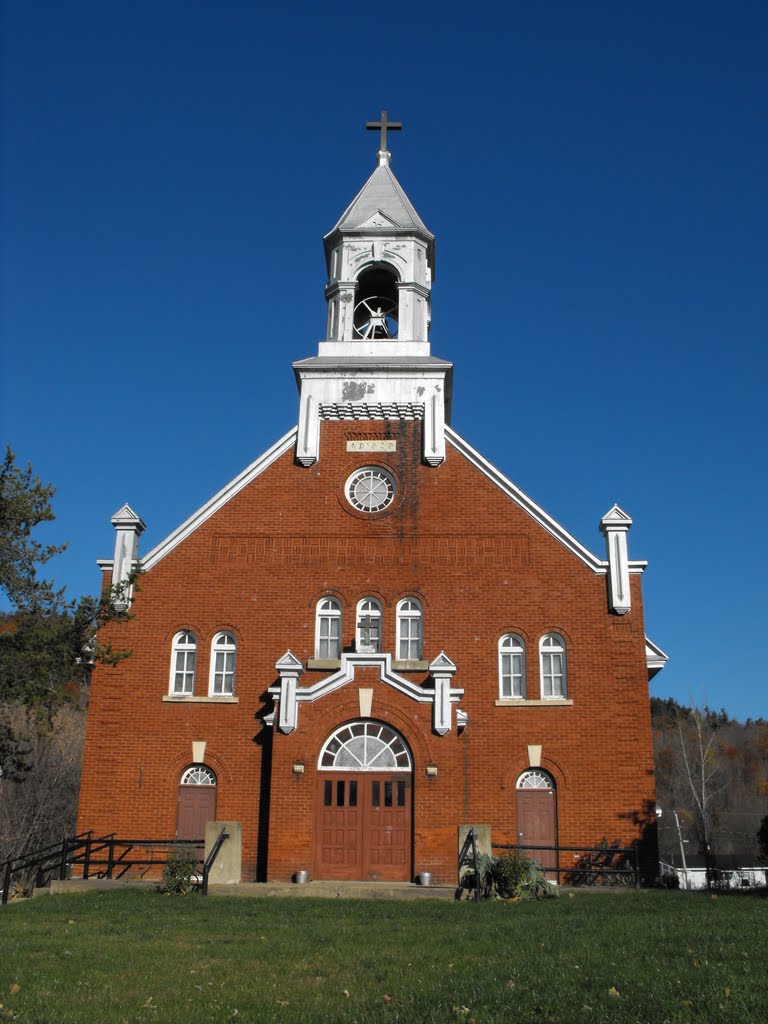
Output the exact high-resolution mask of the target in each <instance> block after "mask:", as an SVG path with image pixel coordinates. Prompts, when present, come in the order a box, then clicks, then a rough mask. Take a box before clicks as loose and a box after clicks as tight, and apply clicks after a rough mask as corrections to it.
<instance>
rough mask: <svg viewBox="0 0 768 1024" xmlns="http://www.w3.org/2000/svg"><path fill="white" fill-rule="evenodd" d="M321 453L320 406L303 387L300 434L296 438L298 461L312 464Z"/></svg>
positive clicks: (314, 397) (300, 405) (313, 396)
mask: <svg viewBox="0 0 768 1024" xmlns="http://www.w3.org/2000/svg"><path fill="white" fill-rule="evenodd" d="M319 454H320V407H319V404H318V401H317V397H316V396H315V395H313V394H312V393H311V392H310V391H309V389H307V390H306V391H305V390H304V389H302V392H301V400H300V404H299V434H298V438H297V440H296V461H297V462H298V463H299V465H301V466H312V465H314V463H315V462H317V458H318V455H319Z"/></svg>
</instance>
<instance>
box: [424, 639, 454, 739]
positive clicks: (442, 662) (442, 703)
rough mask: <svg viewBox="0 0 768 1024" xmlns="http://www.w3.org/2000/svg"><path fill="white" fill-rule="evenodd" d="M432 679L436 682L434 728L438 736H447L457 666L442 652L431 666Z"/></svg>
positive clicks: (450, 723) (449, 727)
mask: <svg viewBox="0 0 768 1024" xmlns="http://www.w3.org/2000/svg"><path fill="white" fill-rule="evenodd" d="M429 671H430V672H431V673H432V678H433V679H434V681H435V704H434V715H433V723H432V724H433V727H434V730H435V732H436V733H437V735H438V736H445V734H446V733H448V732H450V731H451V725H452V722H451V703H452V702H451V680H452V679H453V676H454V673H455V672H456V666H455V665H454V663H453V662H452V661H451V659H450V658H449V657H448V655H447V654H446V653H445V651H441V652H440V653H439V654H438V656H437V657H436V658H435V660H434V661H433V662H432V664H431V665H430V666H429Z"/></svg>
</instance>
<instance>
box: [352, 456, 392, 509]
mask: <svg viewBox="0 0 768 1024" xmlns="http://www.w3.org/2000/svg"><path fill="white" fill-rule="evenodd" d="M344 490H345V493H346V495H347V501H348V502H349V503H350V505H351V506H352V507H353V508H356V509H359V511H360V512H381V511H382V510H383V509H385V508H387V507H388V506H389V505H391V504H392V502H393V501H394V497H395V479H394V477H393V476H391V475H390V474H389V473H388V472H387V471H386V469H382V468H381V467H380V466H366V467H365V469H358V470H357V471H356V472H354V473H353V474H352V476H351V477H350V478H349V480H347V484H346V487H345V488H344Z"/></svg>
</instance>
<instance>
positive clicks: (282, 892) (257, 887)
mask: <svg viewBox="0 0 768 1024" xmlns="http://www.w3.org/2000/svg"><path fill="white" fill-rule="evenodd" d="M208 892H209V894H211V895H216V896H250V897H256V898H259V897H262V898H263V897H269V896H286V897H291V898H306V897H315V898H319V899H359V900H454V899H455V898H456V889H455V887H453V886H443V885H434V886H424V885H414V884H413V883H412V882H327V881H312V882H307V883H305V884H303V885H297V884H295V883H293V882H233V883H231V884H229V885H223V884H220V885H209V886H208Z"/></svg>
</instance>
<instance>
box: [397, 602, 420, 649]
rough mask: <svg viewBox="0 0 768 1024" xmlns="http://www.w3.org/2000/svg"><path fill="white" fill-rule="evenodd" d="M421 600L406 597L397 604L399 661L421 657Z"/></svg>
mask: <svg viewBox="0 0 768 1024" xmlns="http://www.w3.org/2000/svg"><path fill="white" fill-rule="evenodd" d="M421 616H422V612H421V602H420V601H417V600H416V598H415V597H406V598H404V599H403V600H402V601H400V602H398V605H397V657H398V660H399V661H418V660H419V659H420V658H421Z"/></svg>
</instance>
